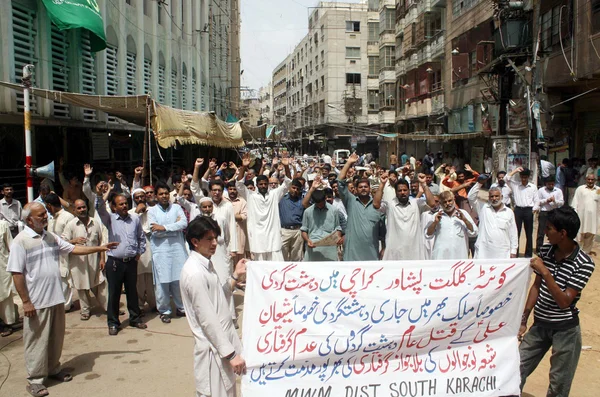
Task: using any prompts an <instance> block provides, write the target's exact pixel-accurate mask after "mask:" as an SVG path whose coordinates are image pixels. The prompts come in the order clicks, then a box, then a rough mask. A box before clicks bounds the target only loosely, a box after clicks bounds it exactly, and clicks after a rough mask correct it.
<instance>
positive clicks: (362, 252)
mask: <svg viewBox="0 0 600 397" xmlns="http://www.w3.org/2000/svg"><path fill="white" fill-rule="evenodd" d="M357 161H358V155H357V154H356V153H352V154H351V155H350V157H348V160H347V161H346V164H344V168H342V171H341V172H340V174H339V175H338V185H339V192H340V197H341V198H342V201H343V202H344V207H346V211H347V213H348V225H347V226H346V237H345V241H344V260H345V261H376V260H378V259H380V257H381V255H383V252H381V253H380V251H379V242H380V241H381V242H382V246H383V250H385V223H384V221H383V216H382V215H381V213H380V212H379V211H378V210H377V209H376V208H375V207H374V206H373V199H372V198H371V187H370V185H369V180H368V179H359V180H358V182H357V184H356V195H353V194H351V193H349V191H348V182H346V175H347V174H348V170H349V169H350V167H352V166H353V165H354V164H355V163H356V162H357Z"/></svg>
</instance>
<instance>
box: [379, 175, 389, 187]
mask: <svg viewBox="0 0 600 397" xmlns="http://www.w3.org/2000/svg"><path fill="white" fill-rule="evenodd" d="M389 177H390V174H389V173H388V172H387V171H386V172H384V173H383V174H381V176H380V177H379V180H380V182H381V184H380V185H379V186H383V185H385V183H386V182H387V181H388V179H389Z"/></svg>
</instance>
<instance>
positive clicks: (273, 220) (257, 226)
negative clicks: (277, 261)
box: [236, 177, 292, 259]
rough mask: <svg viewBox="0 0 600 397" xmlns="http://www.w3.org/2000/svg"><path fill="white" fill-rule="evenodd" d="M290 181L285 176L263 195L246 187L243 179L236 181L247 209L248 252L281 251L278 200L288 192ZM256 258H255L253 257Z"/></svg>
mask: <svg viewBox="0 0 600 397" xmlns="http://www.w3.org/2000/svg"><path fill="white" fill-rule="evenodd" d="M291 183H292V181H291V180H290V179H288V178H287V177H286V178H285V179H284V180H283V184H282V185H281V186H279V187H278V188H276V189H271V190H269V191H268V192H267V193H266V194H265V195H264V196H263V195H262V194H260V193H259V192H258V190H257V191H254V192H253V191H252V190H248V189H246V185H244V182H243V180H242V181H237V182H236V187H237V189H238V192H239V194H240V196H241V197H242V198H244V199H245V200H246V206H247V209H248V222H247V223H246V224H247V226H248V241H249V242H250V252H252V253H257V254H260V253H268V252H276V251H281V223H280V220H279V201H280V200H281V199H282V198H283V196H284V195H285V194H286V193H287V192H288V190H289V187H290V185H291ZM255 259H256V258H255Z"/></svg>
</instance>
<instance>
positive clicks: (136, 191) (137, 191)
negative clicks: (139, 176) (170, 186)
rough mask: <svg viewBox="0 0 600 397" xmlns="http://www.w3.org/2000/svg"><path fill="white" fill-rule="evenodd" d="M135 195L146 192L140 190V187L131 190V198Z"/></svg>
mask: <svg viewBox="0 0 600 397" xmlns="http://www.w3.org/2000/svg"><path fill="white" fill-rule="evenodd" d="M137 193H144V194H146V191H145V190H144V189H142V188H141V187H138V188H137V189H133V192H131V197H133V196H135V195H136V194H137Z"/></svg>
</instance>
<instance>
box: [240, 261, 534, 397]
mask: <svg viewBox="0 0 600 397" xmlns="http://www.w3.org/2000/svg"><path fill="white" fill-rule="evenodd" d="M248 266H249V267H248V274H247V289H246V296H245V302H246V304H245V308H244V324H243V342H244V343H243V344H244V358H245V359H246V364H247V367H248V372H247V374H246V375H245V376H244V378H243V381H242V394H243V395H244V397H258V396H261V397H262V396H269V397H384V396H385V397H388V396H389V397H403V396H464V397H466V396H473V395H476V396H478V397H486V396H490V397H496V396H506V395H518V394H519V383H520V375H519V350H518V341H517V333H518V330H519V326H520V322H521V315H522V313H523V307H524V305H525V299H526V295H527V290H528V286H529V278H530V268H529V259H501V260H464V261H454V260H453V261H448V260H440V261H387V262H319V263H317V262H309V263H281V262H279V263H278V262H251V263H249V265H248Z"/></svg>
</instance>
